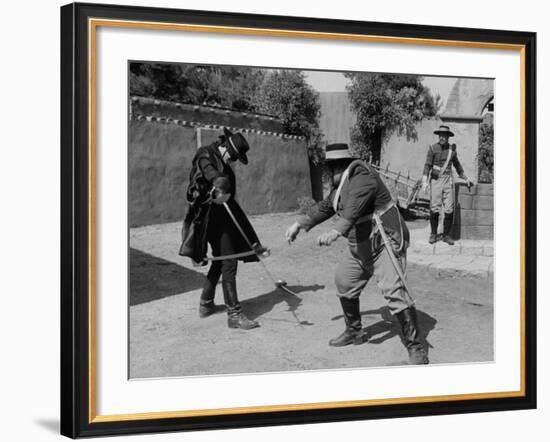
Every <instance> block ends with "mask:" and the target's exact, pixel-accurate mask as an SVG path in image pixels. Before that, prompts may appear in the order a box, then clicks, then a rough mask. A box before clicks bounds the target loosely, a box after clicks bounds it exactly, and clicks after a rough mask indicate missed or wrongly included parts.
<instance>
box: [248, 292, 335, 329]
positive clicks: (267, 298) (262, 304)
mask: <svg viewBox="0 0 550 442" xmlns="http://www.w3.org/2000/svg"><path fill="white" fill-rule="evenodd" d="M324 288H325V286H324V285H320V284H313V285H291V286H288V289H289V290H290V291H292V292H294V293H302V292H315V291H317V290H322V289H324ZM281 302H285V303H286V304H287V305H288V310H287V311H289V312H291V313H292V314H293V316H294V317H295V318H296V321H297V322H298V323H299V324H300V325H313V323H311V322H308V321H300V320H299V319H298V316H297V314H296V311H297V310H298V307H299V306H300V305H301V304H302V298H300V297H299V296H296V295H293V294H292V293H288V292H287V291H285V290H283V289H279V288H276V289H274V290H273V291H271V292H269V293H264V294H263V295H259V296H256V297H255V298H251V299H247V300H245V301H243V302H242V303H241V304H242V305H243V308H244V309H245V311H246V315H247V316H248V317H249V318H251V319H256V318H259V317H260V316H262V315H265V314H266V313H268V312H270V311H271V310H273V307H275V306H276V305H277V304H280V303H281Z"/></svg>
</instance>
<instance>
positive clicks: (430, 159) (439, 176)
mask: <svg viewBox="0 0 550 442" xmlns="http://www.w3.org/2000/svg"><path fill="white" fill-rule="evenodd" d="M434 134H436V135H438V136H439V141H438V142H437V143H435V144H432V145H431V146H430V147H429V148H428V154H427V155H426V163H425V164H424V173H423V175H422V190H423V191H426V189H427V188H428V183H429V184H430V227H431V233H430V237H429V240H428V242H429V243H430V244H434V243H435V242H436V241H437V240H438V239H439V238H438V235H437V227H438V225H439V213H440V212H441V208H443V211H444V219H443V237H442V239H443V241H444V242H446V243H447V244H449V245H451V246H452V245H454V240H453V239H452V238H451V228H452V226H453V214H454V195H453V192H454V183H453V181H454V180H453V168H452V166H454V167H455V169H456V171H457V173H458V176H459V177H460V178H462V179H463V180H464V181H466V183H467V185H468V187H470V186H471V185H473V183H472V182H471V181H470V180H469V179H468V177H467V176H466V175H464V169H463V168H462V165H461V164H460V161H459V160H458V155H457V153H456V144H452V145H450V144H449V138H450V137H453V136H454V133H453V132H451V130H450V129H449V126H444V125H441V126H439V129H438V130H436V131H434Z"/></svg>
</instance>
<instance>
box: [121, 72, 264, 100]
mask: <svg viewBox="0 0 550 442" xmlns="http://www.w3.org/2000/svg"><path fill="white" fill-rule="evenodd" d="M264 76H265V70H263V69H254V68H239V67H231V66H201V65H184V64H163V63H131V64H130V94H132V95H139V96H143V97H151V98H158V99H161V100H168V101H177V102H181V103H192V104H203V103H206V104H208V105H214V106H222V107H228V108H233V109H238V110H246V111H254V108H253V106H252V104H251V97H254V95H255V94H256V91H257V90H258V88H259V87H260V85H261V83H262V82H263V79H264Z"/></svg>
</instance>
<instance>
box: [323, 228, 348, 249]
mask: <svg viewBox="0 0 550 442" xmlns="http://www.w3.org/2000/svg"><path fill="white" fill-rule="evenodd" d="M340 236H342V234H341V233H340V232H339V231H338V230H335V229H332V230H329V231H328V232H324V233H322V234H321V235H319V238H317V244H319V245H320V246H330V245H331V244H332V243H333V242H334V241H336V240H337V239H338V238H339V237H340Z"/></svg>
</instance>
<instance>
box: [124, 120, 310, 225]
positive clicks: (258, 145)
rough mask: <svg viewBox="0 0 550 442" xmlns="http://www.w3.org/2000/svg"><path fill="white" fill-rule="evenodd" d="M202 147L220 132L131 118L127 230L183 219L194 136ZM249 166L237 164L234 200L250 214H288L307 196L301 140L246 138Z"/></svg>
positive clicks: (306, 166)
mask: <svg viewBox="0 0 550 442" xmlns="http://www.w3.org/2000/svg"><path fill="white" fill-rule="evenodd" d="M199 129H200V137H201V139H202V143H203V144H208V143H209V142H212V141H215V140H216V139H217V137H218V135H219V134H220V133H221V132H220V130H211V129H210V130H208V129H206V130H205V129H204V128H199V127H198V126H197V127H188V126H181V125H178V124H171V123H167V122H160V121H148V120H147V119H140V120H136V119H132V120H131V121H130V126H129V146H128V149H129V152H128V158H129V178H128V179H129V183H128V184H129V192H128V193H129V195H128V204H129V224H130V226H131V227H136V226H142V225H148V224H158V223H166V222H172V221H178V220H181V219H182V218H183V216H184V214H185V212H186V210H187V202H186V198H185V192H186V188H187V184H188V178H189V173H190V169H191V161H192V158H193V155H194V153H195V151H196V149H197V135H198V133H199ZM245 136H246V137H247V139H248V141H249V143H250V146H251V151H250V154H249V164H248V166H244V165H240V164H238V165H235V167H234V169H235V172H236V175H237V198H238V200H239V201H240V202H241V204H242V206H243V208H244V210H245V211H246V212H247V213H248V214H250V215H253V214H262V213H269V212H286V211H292V210H295V209H296V208H297V206H298V205H297V199H298V198H299V197H301V196H311V194H312V191H311V182H310V171H309V159H308V156H307V151H306V146H305V142H304V141H303V140H302V139H298V138H296V137H294V138H283V137H281V136H275V135H266V134H258V133H248V134H245Z"/></svg>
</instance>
